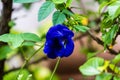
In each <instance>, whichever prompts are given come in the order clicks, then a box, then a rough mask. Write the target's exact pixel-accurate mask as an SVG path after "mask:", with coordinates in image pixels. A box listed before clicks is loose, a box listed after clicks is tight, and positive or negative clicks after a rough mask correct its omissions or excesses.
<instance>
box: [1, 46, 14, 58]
mask: <svg viewBox="0 0 120 80" xmlns="http://www.w3.org/2000/svg"><path fill="white" fill-rule="evenodd" d="M10 52H12V49H11V48H10V47H9V46H3V47H0V60H2V59H5V58H7V56H8V54H9V53H10Z"/></svg>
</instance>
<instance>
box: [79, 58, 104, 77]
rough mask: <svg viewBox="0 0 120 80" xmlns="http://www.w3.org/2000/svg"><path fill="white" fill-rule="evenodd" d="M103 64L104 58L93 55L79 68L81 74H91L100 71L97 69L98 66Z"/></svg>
mask: <svg viewBox="0 0 120 80" xmlns="http://www.w3.org/2000/svg"><path fill="white" fill-rule="evenodd" d="M103 64H104V59H102V58H98V57H95V58H91V59H89V60H88V61H87V62H86V63H85V64H83V65H82V66H80V67H79V70H80V72H81V73H82V74H83V75H87V76H93V75H97V74H100V73H101V71H99V70H98V68H99V67H100V66H102V65H103Z"/></svg>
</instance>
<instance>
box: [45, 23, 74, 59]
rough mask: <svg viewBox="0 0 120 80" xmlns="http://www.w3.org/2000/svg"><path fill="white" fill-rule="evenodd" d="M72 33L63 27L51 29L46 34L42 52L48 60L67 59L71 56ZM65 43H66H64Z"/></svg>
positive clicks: (72, 47)
mask: <svg viewBox="0 0 120 80" xmlns="http://www.w3.org/2000/svg"><path fill="white" fill-rule="evenodd" d="M73 36H74V33H73V32H72V31H71V30H69V29H68V28H67V27H66V26H64V25H60V24H59V25H56V26H53V27H51V28H50V29H49V30H48V32H47V34H46V42H45V47H44V52H45V54H46V55H47V56H48V57H49V58H52V59H54V58H56V57H68V56H69V55H71V54H72V52H73V49H74V43H73V40H72V39H71V38H72V37H73ZM66 41H67V42H66Z"/></svg>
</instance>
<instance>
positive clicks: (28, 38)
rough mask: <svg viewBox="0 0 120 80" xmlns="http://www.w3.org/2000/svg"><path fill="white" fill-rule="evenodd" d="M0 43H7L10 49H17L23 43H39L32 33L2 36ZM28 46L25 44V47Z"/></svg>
mask: <svg viewBox="0 0 120 80" xmlns="http://www.w3.org/2000/svg"><path fill="white" fill-rule="evenodd" d="M0 41H2V42H7V43H8V44H9V46H11V47H12V48H18V47H20V46H21V45H22V44H23V43H24V42H34V43H35V42H39V41H40V38H39V37H38V36H37V35H35V34H33V33H21V34H4V35H1V36H0ZM29 44H31V43H29ZM29 44H28V43H27V45H29Z"/></svg>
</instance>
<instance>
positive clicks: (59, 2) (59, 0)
mask: <svg viewBox="0 0 120 80" xmlns="http://www.w3.org/2000/svg"><path fill="white" fill-rule="evenodd" d="M52 1H53V3H55V4H61V3H63V2H65V1H66V0H52Z"/></svg>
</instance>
